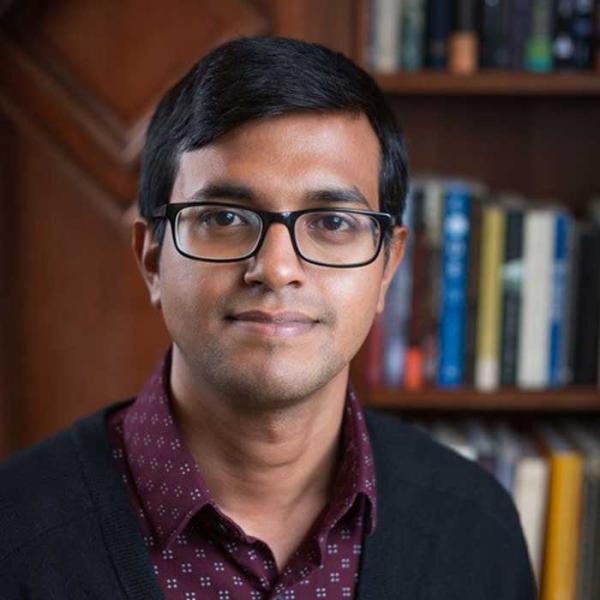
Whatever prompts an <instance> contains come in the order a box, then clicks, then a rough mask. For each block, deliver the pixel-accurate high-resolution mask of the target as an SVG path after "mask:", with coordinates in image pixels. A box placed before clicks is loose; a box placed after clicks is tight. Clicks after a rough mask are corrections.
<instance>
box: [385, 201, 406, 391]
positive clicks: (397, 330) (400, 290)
mask: <svg viewBox="0 0 600 600" xmlns="http://www.w3.org/2000/svg"><path fill="white" fill-rule="evenodd" d="M412 211H413V194H412V191H410V192H409V194H408V196H407V198H406V210H405V213H404V216H405V219H404V220H405V223H406V225H407V227H408V228H409V231H410V230H411V228H412ZM411 288H412V239H411V236H409V237H408V240H407V242H406V246H405V250H404V257H403V259H402V262H401V263H400V266H399V267H398V270H397V271H396V274H395V275H394V278H393V280H392V282H391V284H390V287H389V289H388V293H387V298H386V306H385V310H384V317H383V324H384V331H383V337H384V351H383V381H384V384H385V385H386V386H387V387H390V388H394V387H400V386H402V384H403V382H404V373H405V367H406V352H407V348H408V324H409V322H410V304H411Z"/></svg>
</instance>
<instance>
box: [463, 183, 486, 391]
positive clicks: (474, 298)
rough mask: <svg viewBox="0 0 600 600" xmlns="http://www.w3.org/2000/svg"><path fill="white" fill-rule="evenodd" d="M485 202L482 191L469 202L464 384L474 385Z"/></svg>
mask: <svg viewBox="0 0 600 600" xmlns="http://www.w3.org/2000/svg"><path fill="white" fill-rule="evenodd" d="M486 202H487V198H486V197H485V194H484V191H483V189H482V190H481V191H480V193H479V195H475V194H474V196H473V201H472V202H471V217H470V233H469V248H468V250H467V252H468V261H469V265H468V275H467V322H466V325H465V327H466V331H465V372H464V377H463V379H464V383H465V384H466V385H470V386H473V385H475V364H476V360H477V335H478V331H479V327H478V318H479V315H478V307H479V283H480V273H479V271H480V259H481V226H482V213H483V206H484V205H485V203H486Z"/></svg>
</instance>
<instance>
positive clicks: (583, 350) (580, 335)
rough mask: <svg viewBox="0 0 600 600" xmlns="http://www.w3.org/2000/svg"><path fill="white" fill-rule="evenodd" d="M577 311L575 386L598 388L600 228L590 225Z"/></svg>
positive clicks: (583, 238) (584, 232)
mask: <svg viewBox="0 0 600 600" xmlns="http://www.w3.org/2000/svg"><path fill="white" fill-rule="evenodd" d="M578 255H579V265H578V267H579V268H578V275H577V283H576V285H577V288H578V290H577V309H576V311H575V331H574V341H573V345H574V355H575V356H574V361H573V362H574V364H573V382H574V383H575V384H579V385H597V384H598V376H599V372H598V362H599V357H598V346H599V343H600V340H599V339H598V338H599V335H600V277H599V276H598V265H599V264H600V227H599V226H597V225H595V224H593V223H588V224H586V225H584V226H583V227H582V228H581V231H580V238H579V249H578Z"/></svg>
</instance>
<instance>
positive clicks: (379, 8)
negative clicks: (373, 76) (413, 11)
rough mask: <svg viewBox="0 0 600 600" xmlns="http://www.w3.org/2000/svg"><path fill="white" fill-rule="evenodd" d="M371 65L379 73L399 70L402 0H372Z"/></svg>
mask: <svg viewBox="0 0 600 600" xmlns="http://www.w3.org/2000/svg"><path fill="white" fill-rule="evenodd" d="M370 9H371V10H370V44H369V47H370V50H369V56H370V63H371V67H372V68H373V69H374V70H375V71H377V72H379V73H390V72H393V71H396V70H398V68H399V67H400V64H399V61H398V60H399V51H398V49H399V47H400V43H401V37H400V36H401V9H402V2H401V1H400V0H372V1H371V6H370Z"/></svg>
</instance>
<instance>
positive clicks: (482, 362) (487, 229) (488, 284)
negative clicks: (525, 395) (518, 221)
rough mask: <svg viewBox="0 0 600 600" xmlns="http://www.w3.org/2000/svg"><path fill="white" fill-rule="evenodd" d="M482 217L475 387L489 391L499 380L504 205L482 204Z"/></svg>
mask: <svg viewBox="0 0 600 600" xmlns="http://www.w3.org/2000/svg"><path fill="white" fill-rule="evenodd" d="M482 221H483V222H482V233H481V237H482V240H483V243H482V245H481V263H480V270H479V273H480V278H479V313H478V317H477V324H478V327H477V333H478V336H477V354H476V368H475V387H476V388H477V389H479V390H486V391H489V390H494V389H496V388H497V387H498V386H499V383H500V333H501V317H502V310H501V308H502V303H501V301H502V279H501V269H502V262H503V254H504V237H505V213H504V209H503V208H502V206H500V205H499V204H490V205H488V206H486V207H484V209H483V215H482Z"/></svg>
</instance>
